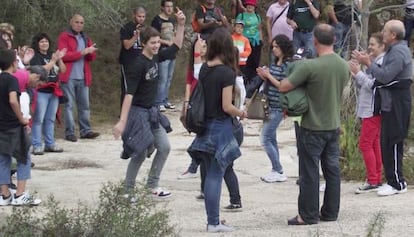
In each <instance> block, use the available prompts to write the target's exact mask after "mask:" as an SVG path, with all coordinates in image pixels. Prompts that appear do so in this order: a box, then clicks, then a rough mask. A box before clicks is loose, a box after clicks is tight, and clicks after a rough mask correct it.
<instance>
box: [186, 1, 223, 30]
mask: <svg viewBox="0 0 414 237" xmlns="http://www.w3.org/2000/svg"><path fill="white" fill-rule="evenodd" d="M200 7H201V10H203V13H204V14H205V13H206V12H207V9H206V7H205V6H204V5H200ZM214 12H215V13H216V14H220V15H221V14H223V13H222V11H221V10H220V8H218V7H216V6H214ZM191 26H192V27H193V31H194V32H196V33H200V32H201V26H200V24H198V21H197V17H196V11H194V12H193V14H192V15H191Z"/></svg>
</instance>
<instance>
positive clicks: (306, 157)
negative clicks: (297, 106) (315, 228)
mask: <svg viewBox="0 0 414 237" xmlns="http://www.w3.org/2000/svg"><path fill="white" fill-rule="evenodd" d="M299 145H300V147H299V177H300V178H299V179H300V180H299V181H300V182H299V198H298V209H299V214H300V216H301V217H302V219H303V220H304V221H305V222H306V223H309V224H311V223H318V221H319V161H321V166H322V172H323V176H324V178H325V180H326V189H325V193H324V197H323V204H322V207H321V210H320V214H321V215H322V216H323V217H324V218H326V219H328V220H336V219H337V218H338V213H339V202H340V194H341V175H340V170H339V129H336V130H331V131H312V130H308V129H305V128H303V127H301V129H300V139H299Z"/></svg>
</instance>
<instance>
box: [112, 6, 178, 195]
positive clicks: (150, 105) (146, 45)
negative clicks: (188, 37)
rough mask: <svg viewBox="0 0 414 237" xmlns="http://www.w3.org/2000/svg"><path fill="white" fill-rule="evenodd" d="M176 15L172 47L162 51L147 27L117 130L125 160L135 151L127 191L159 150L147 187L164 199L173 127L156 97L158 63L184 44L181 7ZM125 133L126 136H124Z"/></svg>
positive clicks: (154, 32)
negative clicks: (165, 168) (164, 174)
mask: <svg viewBox="0 0 414 237" xmlns="http://www.w3.org/2000/svg"><path fill="white" fill-rule="evenodd" d="M175 16H176V18H177V32H176V35H175V37H174V38H173V40H172V45H171V46H169V47H167V48H166V49H164V50H161V51H159V48H160V45H161V44H160V33H159V32H158V31H157V30H156V29H154V28H153V27H146V28H145V29H144V30H143V31H142V32H141V42H142V46H143V48H142V53H141V54H140V56H139V57H138V58H136V59H135V60H133V61H132V62H131V66H130V67H128V71H127V83H128V90H127V94H126V95H125V98H124V102H123V104H122V110H121V116H120V118H119V121H118V123H117V124H116V125H115V126H114V128H113V134H114V137H115V138H118V137H119V136H121V135H122V139H123V142H124V153H123V156H122V157H125V156H124V154H125V148H128V149H130V150H131V152H132V155H131V159H130V163H129V165H128V168H127V172H126V177H125V187H126V189H127V190H131V189H132V188H133V187H134V186H135V179H136V177H137V174H138V170H139V168H140V167H141V164H142V162H143V161H144V160H145V157H146V156H147V155H148V154H150V153H151V152H152V151H153V149H151V148H152V147H155V149H157V152H156V154H155V157H154V159H153V162H152V166H151V169H150V171H149V174H148V179H147V185H146V186H147V188H149V189H151V190H152V192H151V195H152V197H154V198H160V199H162V198H168V197H170V196H171V193H170V192H169V191H166V190H165V189H162V188H160V187H159V186H158V182H159V177H160V174H161V171H162V168H163V166H164V164H165V161H166V159H167V156H168V154H169V152H170V142H169V141H168V137H167V129H168V127H167V126H166V124H168V125H169V122H168V119H167V117H165V116H164V115H163V114H161V113H160V112H159V109H158V108H157V107H156V104H155V97H156V95H157V91H158V83H159V75H158V63H159V62H162V61H164V60H167V59H172V58H174V57H175V54H176V53H177V52H178V50H179V49H180V48H181V47H182V44H183V39H184V25H185V15H184V13H183V12H182V11H181V10H180V9H178V8H177V13H176V14H175ZM163 119H164V122H165V120H167V121H166V122H165V123H164V122H163ZM136 128H139V129H138V130H137V131H136V133H134V132H135V131H134V132H131V130H134V129H136ZM169 131H171V130H169ZM124 132H125V134H123V133H124ZM146 132H147V133H146ZM150 140H151V142H150V143H149V144H148V145H146V146H145V147H142V146H143V143H148V141H150ZM131 141H132V143H134V141H138V143H134V144H135V145H136V146H134V147H130V146H129V145H128V144H129V143H130V142H131ZM134 154H137V155H134ZM128 155H130V154H128ZM127 157H130V156H127ZM131 201H132V198H131Z"/></svg>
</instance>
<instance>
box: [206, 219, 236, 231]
mask: <svg viewBox="0 0 414 237" xmlns="http://www.w3.org/2000/svg"><path fill="white" fill-rule="evenodd" d="M232 231H234V228H233V227H232V226H228V225H226V224H225V221H221V222H220V223H219V224H218V225H207V232H209V233H218V232H232Z"/></svg>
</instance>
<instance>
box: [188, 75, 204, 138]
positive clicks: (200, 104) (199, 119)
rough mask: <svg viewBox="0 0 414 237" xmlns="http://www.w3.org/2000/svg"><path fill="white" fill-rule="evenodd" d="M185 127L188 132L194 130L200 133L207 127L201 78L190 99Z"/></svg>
mask: <svg viewBox="0 0 414 237" xmlns="http://www.w3.org/2000/svg"><path fill="white" fill-rule="evenodd" d="M185 127H186V128H187V131H188V132H190V133H191V132H193V133H196V134H198V135H200V134H202V133H203V132H204V130H205V128H206V122H205V103H204V88H203V84H202V80H201V78H199V80H198V82H197V84H196V86H195V88H194V91H193V92H192V93H191V95H190V100H189V101H188V107H187V114H186V117H185Z"/></svg>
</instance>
